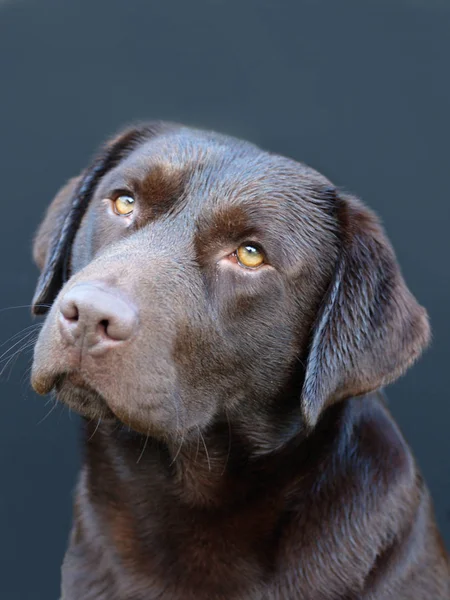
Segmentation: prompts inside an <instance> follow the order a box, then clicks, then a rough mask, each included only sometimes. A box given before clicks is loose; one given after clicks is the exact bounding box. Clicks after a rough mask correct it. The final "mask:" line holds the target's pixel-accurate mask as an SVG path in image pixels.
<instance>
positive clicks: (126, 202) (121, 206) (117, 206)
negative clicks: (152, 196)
mask: <svg viewBox="0 0 450 600" xmlns="http://www.w3.org/2000/svg"><path fill="white" fill-rule="evenodd" d="M133 204H134V198H132V197H131V196H126V195H122V196H118V197H117V198H116V199H115V200H114V201H113V207H114V212H115V213H116V215H120V216H122V217H127V216H129V215H131V213H132V212H133V210H134V207H133Z"/></svg>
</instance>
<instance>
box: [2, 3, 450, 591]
mask: <svg viewBox="0 0 450 600" xmlns="http://www.w3.org/2000/svg"><path fill="white" fill-rule="evenodd" d="M449 57H450V4H449V2H447V1H443V0H423V1H418V0H416V1H415V0H375V1H373V2H372V1H368V0H367V1H364V2H362V1H361V0H353V1H350V0H339V1H337V0H328V1H326V0H316V1H313V0H310V1H307V0H303V1H302V0H293V1H291V2H287V1H283V0H255V1H254V2H252V1H247V0H226V1H225V0H224V1H221V0H203V1H200V0H179V1H174V0H160V1H151V0H127V1H125V0H124V1H118V0H73V1H72V2H70V1H68V0H66V1H62V0H35V1H32V0H29V1H27V0H16V1H15V2H14V1H11V2H4V1H3V2H2V1H1V0H0V142H1V149H0V153H1V160H0V182H1V191H0V200H1V203H0V206H1V208H2V210H1V219H0V226H1V233H0V244H1V248H0V256H1V258H2V271H1V284H0V285H1V287H0V289H1V300H0V308H1V309H5V308H6V307H11V306H18V305H24V304H27V303H29V302H30V299H31V296H32V293H33V286H34V282H35V278H36V270H35V269H34V267H33V265H32V264H31V258H30V245H31V238H32V234H33V231H34V229H35V227H36V226H37V224H38V221H39V218H40V216H41V215H42V212H43V210H44V208H45V207H46V205H47V203H48V202H49V201H50V200H51V198H52V195H53V194H54V193H55V191H56V190H57V188H58V187H59V186H60V185H61V184H62V183H63V182H64V181H65V180H66V179H67V178H68V177H70V176H72V175H74V174H76V173H78V172H79V170H80V169H81V168H83V167H84V166H85V164H86V162H87V160H88V158H89V157H90V156H91V155H92V153H93V152H94V151H95V149H96V147H97V146H98V144H99V143H101V142H102V141H103V140H104V139H105V138H106V137H107V136H109V135H110V134H111V133H114V132H115V131H116V130H117V129H118V128H120V127H121V126H122V125H123V124H126V123H128V122H130V121H134V120H137V119H145V118H155V117H156V118H168V119H174V120H179V121H182V122H186V123H188V124H194V125H198V126H202V127H208V128H213V129H218V130H221V131H224V132H227V133H231V134H235V135H238V136H241V137H244V138H248V139H250V140H252V141H255V142H257V143H260V144H261V145H263V146H264V147H266V148H269V149H271V150H274V151H279V152H281V153H285V154H288V155H290V156H292V157H294V158H298V159H300V160H303V161H305V162H308V163H310V164H311V165H312V166H314V167H316V168H317V169H319V170H321V171H323V172H324V173H325V174H327V175H328V176H329V177H330V178H332V179H333V180H334V181H335V182H336V183H338V184H339V185H341V186H343V187H345V188H346V189H348V190H350V191H352V192H354V193H356V194H358V195H360V196H361V197H362V198H363V199H364V200H365V201H366V202H367V203H368V204H369V205H371V206H372V207H373V208H375V209H376V211H377V212H378V214H379V215H380V216H381V217H382V219H383V221H384V223H385V226H386V228H387V230H388V233H389V235H390V237H391V239H392V241H393V243H394V246H395V248H396V250H397V253H398V257H399V259H400V262H401V264H402V267H403V271H404V274H405V276H406V279H407V281H408V283H409V285H410V287H411V289H412V290H413V292H414V293H415V294H416V295H417V297H418V298H419V300H420V301H421V303H422V304H424V305H425V306H426V307H427V309H428V310H429V313H430V315H431V321H432V325H433V329H434V340H433V344H432V347H431V349H430V350H429V351H428V352H427V353H426V354H425V356H424V357H423V358H422V360H421V361H420V362H419V363H418V364H417V365H416V366H415V367H414V368H413V369H412V370H411V371H410V372H409V373H408V374H407V376H406V377H405V378H403V379H402V380H401V381H399V382H398V383H397V384H395V385H393V386H392V387H391V388H390V390H389V397H390V401H391V408H392V411H393V413H394V415H395V416H396V418H397V419H398V422H399V423H400V426H401V428H402V430H403V431H404V433H405V435H406V437H407V439H408V440H409V442H410V444H411V446H412V448H413V450H414V452H415V455H416V457H417V459H418V462H419V464H420V466H421V468H422V470H423V473H424V475H425V478H426V480H427V482H428V484H429V486H430V488H431V491H432V494H433V497H434V501H435V505H436V511H437V516H438V520H439V524H440V527H441V529H442V531H443V533H444V536H445V538H446V542H447V545H450V467H449V460H448V458H449V449H450V442H449V436H448V424H449V417H450V402H449V399H448V396H449V393H448V389H449V365H448V363H449V360H448V356H449V354H448V353H449V345H450V342H449V337H450V331H449V324H450V318H449V316H448V308H449V305H450V282H449V269H448V261H449V232H448V229H449V206H450V203H449V197H448V196H449V193H448V179H447V171H448V164H449V151H448V148H449V140H450V117H449V110H450V80H449ZM30 322H31V319H30V317H29V310H28V309H27V308H17V309H11V310H2V312H0V337H1V341H2V342H6V340H7V339H8V338H9V337H10V336H12V335H13V334H15V333H17V332H18V331H20V330H21V329H22V328H24V327H26V326H28V325H29V324H30ZM29 339H32V338H31V337H30V338H29ZM15 341H17V339H16V340H12V341H11V342H8V343H5V344H4V346H2V348H0V354H3V352H5V351H6V350H7V349H8V347H9V346H10V345H11V344H12V343H14V342H15ZM19 347H20V345H18V346H16V347H15V348H13V349H12V350H11V351H10V353H9V354H6V355H5V356H2V358H0V361H1V365H0V369H1V368H2V367H3V366H4V365H5V363H6V360H5V359H8V357H9V356H11V355H12V354H13V353H14V351H15V350H16V349H18V348H19ZM30 358H31V352H30V351H29V350H28V351H24V353H23V355H21V357H20V358H19V360H18V361H17V363H16V365H15V366H14V369H13V370H12V372H11V374H10V369H9V366H10V365H9V366H8V367H7V368H6V370H5V372H4V373H3V375H2V377H1V381H0V386H1V387H0V389H1V435H0V470H1V479H0V486H1V490H0V569H1V573H0V596H1V597H2V598H5V599H7V600H40V599H42V600H49V599H52V598H56V597H57V594H58V586H59V565H60V562H61V559H62V555H63V551H64V547H65V544H66V539H67V535H68V530H69V523H70V514H71V492H72V488H73V485H74V481H75V475H76V471H77V467H78V463H79V451H80V448H79V446H78V421H77V417H75V416H74V415H72V416H71V417H70V418H69V416H68V414H67V413H66V411H65V409H63V408H62V407H57V408H56V409H55V410H54V411H53V412H52V413H51V414H50V415H49V416H48V418H45V419H44V420H43V421H41V420H42V419H43V418H44V417H45V415H46V414H47V413H48V411H49V409H51V407H52V405H51V404H47V405H46V404H45V402H46V400H45V399H43V398H38V397H36V396H35V395H34V394H33V393H32V392H31V391H30V390H29V383H28V372H27V369H28V367H29V365H30Z"/></svg>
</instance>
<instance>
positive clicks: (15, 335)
mask: <svg viewBox="0 0 450 600" xmlns="http://www.w3.org/2000/svg"><path fill="white" fill-rule="evenodd" d="M41 326H42V325H41V323H33V325H29V326H28V327H25V328H24V329H22V330H21V331H18V332H17V333H15V334H14V335H12V336H11V337H10V338H8V339H7V340H6V341H4V342H2V343H1V344H0V348H1V347H2V346H4V345H5V344H7V343H8V342H12V341H13V340H14V339H15V338H17V337H18V336H20V335H22V333H25V332H26V331H28V330H30V329H33V330H34V329H37V328H40V327H41Z"/></svg>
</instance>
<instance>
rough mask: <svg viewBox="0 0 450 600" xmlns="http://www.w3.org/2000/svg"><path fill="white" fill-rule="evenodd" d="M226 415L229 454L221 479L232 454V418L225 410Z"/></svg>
mask: <svg viewBox="0 0 450 600" xmlns="http://www.w3.org/2000/svg"><path fill="white" fill-rule="evenodd" d="M225 415H226V417H227V422H228V452H227V458H226V460H225V465H224V467H223V470H222V473H221V477H222V476H223V474H224V473H225V471H226V468H227V466H228V461H229V459H230V453H231V423H230V417H229V416H228V411H227V409H225Z"/></svg>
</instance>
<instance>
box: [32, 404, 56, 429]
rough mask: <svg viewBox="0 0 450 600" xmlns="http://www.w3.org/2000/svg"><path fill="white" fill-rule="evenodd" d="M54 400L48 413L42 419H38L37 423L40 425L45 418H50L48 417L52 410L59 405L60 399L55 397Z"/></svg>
mask: <svg viewBox="0 0 450 600" xmlns="http://www.w3.org/2000/svg"><path fill="white" fill-rule="evenodd" d="M52 400H53V406H52V407H51V409H50V410H49V411H48V412H47V414H46V415H45V417H42V419H41V420H40V421H38V423H37V425H40V424H41V423H43V422H44V421H45V420H47V419H48V417H49V416H50V415H51V414H52V412H53V411H54V410H55V408H56V407H57V406H58V401H57V400H56V399H54V398H52Z"/></svg>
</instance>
